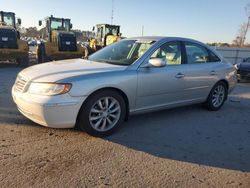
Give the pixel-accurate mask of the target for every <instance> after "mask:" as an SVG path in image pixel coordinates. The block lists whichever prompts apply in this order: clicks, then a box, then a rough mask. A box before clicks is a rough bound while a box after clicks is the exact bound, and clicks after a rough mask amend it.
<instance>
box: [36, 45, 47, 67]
mask: <svg viewBox="0 0 250 188" xmlns="http://www.w3.org/2000/svg"><path fill="white" fill-rule="evenodd" d="M45 53H46V52H45V45H44V44H43V43H41V44H40V45H38V46H37V62H38V63H44V62H45V57H46V54H45Z"/></svg>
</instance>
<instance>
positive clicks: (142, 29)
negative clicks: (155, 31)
mask: <svg viewBox="0 0 250 188" xmlns="http://www.w3.org/2000/svg"><path fill="white" fill-rule="evenodd" d="M143 35H144V25H143V26H142V28H141V36H143Z"/></svg>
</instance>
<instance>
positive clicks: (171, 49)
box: [151, 42, 181, 65]
mask: <svg viewBox="0 0 250 188" xmlns="http://www.w3.org/2000/svg"><path fill="white" fill-rule="evenodd" d="M151 58H164V59H166V61H167V64H168V65H178V64H181V46H180V43H179V42H169V43H166V44H164V45H162V46H161V47H160V48H159V49H157V50H156V51H155V52H154V53H153V55H152V56H151Z"/></svg>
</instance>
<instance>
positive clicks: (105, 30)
mask: <svg viewBox="0 0 250 188" xmlns="http://www.w3.org/2000/svg"><path fill="white" fill-rule="evenodd" d="M94 30H96V31H95V33H96V34H95V38H93V39H91V40H90V44H89V47H90V49H89V51H90V52H89V54H91V53H93V52H95V51H97V50H99V49H101V48H103V47H105V46H108V45H110V44H113V43H115V42H117V41H119V40H120V39H121V33H120V26H119V25H109V24H97V25H96V27H93V31H94Z"/></svg>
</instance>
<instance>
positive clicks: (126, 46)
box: [89, 40, 154, 65]
mask: <svg viewBox="0 0 250 188" xmlns="http://www.w3.org/2000/svg"><path fill="white" fill-rule="evenodd" d="M153 43H154V42H153V41H137V40H122V41H120V42H117V43H114V44H112V45H110V46H107V47H105V48H103V49H102V50H100V51H98V52H96V53H94V54H93V55H91V56H89V60H91V61H98V62H104V63H111V64H116V65H131V64H133V63H134V62H135V61H136V60H137V59H139V58H140V57H141V56H142V55H143V54H144V53H145V52H146V51H147V50H148V49H149V48H150V47H151V46H152V44H153Z"/></svg>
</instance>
